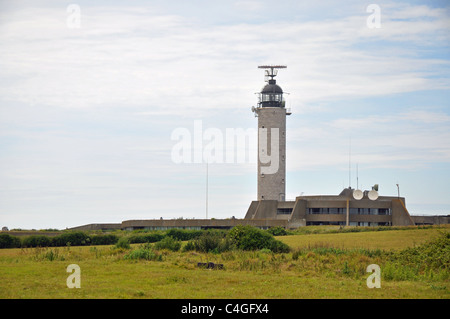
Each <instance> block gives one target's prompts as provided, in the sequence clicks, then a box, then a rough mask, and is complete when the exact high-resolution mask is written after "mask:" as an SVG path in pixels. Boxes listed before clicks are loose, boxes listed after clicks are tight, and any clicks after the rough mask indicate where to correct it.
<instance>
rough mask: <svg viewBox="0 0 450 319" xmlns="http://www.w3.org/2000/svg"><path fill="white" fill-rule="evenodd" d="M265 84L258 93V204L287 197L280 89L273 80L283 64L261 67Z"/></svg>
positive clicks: (284, 110) (253, 108)
mask: <svg viewBox="0 0 450 319" xmlns="http://www.w3.org/2000/svg"><path fill="white" fill-rule="evenodd" d="M258 68H260V69H265V79H266V82H267V84H266V85H265V86H264V87H263V89H262V90H261V92H260V93H259V101H258V105H257V107H252V111H253V112H254V113H255V116H256V117H258V201H261V200H276V201H281V202H282V201H285V197H286V115H290V114H291V113H290V112H289V111H287V110H286V108H285V101H284V98H283V90H282V89H281V87H280V86H279V85H277V84H276V80H275V77H276V76H277V73H278V69H284V68H286V66H282V65H261V66H258Z"/></svg>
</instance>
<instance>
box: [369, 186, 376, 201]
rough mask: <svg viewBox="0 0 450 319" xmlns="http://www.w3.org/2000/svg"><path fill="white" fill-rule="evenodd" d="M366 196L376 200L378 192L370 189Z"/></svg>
mask: <svg viewBox="0 0 450 319" xmlns="http://www.w3.org/2000/svg"><path fill="white" fill-rule="evenodd" d="M367 196H368V197H369V199H370V200H376V199H377V198H378V192H377V191H376V190H374V189H372V190H371V191H370V192H369V194H368V195H367Z"/></svg>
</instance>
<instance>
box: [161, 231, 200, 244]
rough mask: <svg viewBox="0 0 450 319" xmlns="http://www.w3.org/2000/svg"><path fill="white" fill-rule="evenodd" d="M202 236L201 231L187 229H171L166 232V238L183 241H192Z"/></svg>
mask: <svg viewBox="0 0 450 319" xmlns="http://www.w3.org/2000/svg"><path fill="white" fill-rule="evenodd" d="M202 234H203V231H202V230H188V229H176V228H171V229H169V230H168V231H167V232H166V236H170V237H172V238H175V239H178V240H181V241H185V240H192V239H196V238H198V237H200V236H201V235H202Z"/></svg>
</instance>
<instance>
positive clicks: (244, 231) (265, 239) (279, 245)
mask: <svg viewBox="0 0 450 319" xmlns="http://www.w3.org/2000/svg"><path fill="white" fill-rule="evenodd" d="M227 238H228V239H229V240H230V244H232V245H234V246H235V247H236V248H238V249H242V250H260V249H263V248H267V249H270V250H271V251H273V252H276V253H282V252H283V253H284V252H289V246H287V245H286V244H285V243H283V242H280V241H279V240H276V239H275V238H273V236H272V235H271V234H269V233H268V232H266V231H263V230H261V229H259V228H256V227H252V226H242V225H239V226H236V227H233V228H232V229H231V230H230V231H229V232H228V235H227Z"/></svg>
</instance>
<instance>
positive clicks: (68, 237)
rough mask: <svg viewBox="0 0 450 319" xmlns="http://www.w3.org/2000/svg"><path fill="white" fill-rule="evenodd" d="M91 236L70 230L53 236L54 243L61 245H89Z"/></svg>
mask: <svg viewBox="0 0 450 319" xmlns="http://www.w3.org/2000/svg"><path fill="white" fill-rule="evenodd" d="M90 242H91V238H90V237H89V236H88V235H86V234H85V233H83V232H69V233H63V234H61V235H58V236H55V237H53V238H52V245H53V246H55V247H58V246H59V247H61V246H84V245H89V244H90Z"/></svg>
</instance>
